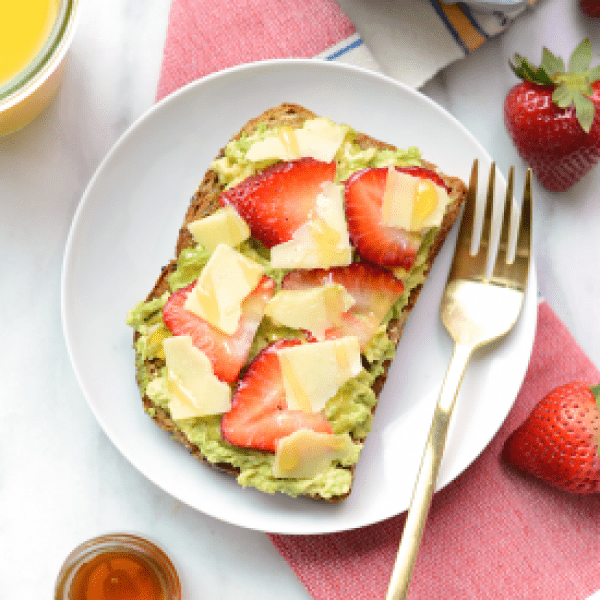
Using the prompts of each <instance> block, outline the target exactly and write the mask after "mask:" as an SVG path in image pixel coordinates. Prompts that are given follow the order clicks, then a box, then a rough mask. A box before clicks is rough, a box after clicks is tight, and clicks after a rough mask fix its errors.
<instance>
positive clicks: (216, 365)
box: [163, 277, 275, 383]
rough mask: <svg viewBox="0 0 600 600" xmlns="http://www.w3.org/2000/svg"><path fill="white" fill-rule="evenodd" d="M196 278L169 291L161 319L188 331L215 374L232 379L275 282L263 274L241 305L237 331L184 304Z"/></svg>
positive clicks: (244, 357)
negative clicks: (223, 327)
mask: <svg viewBox="0 0 600 600" xmlns="http://www.w3.org/2000/svg"><path fill="white" fill-rule="evenodd" d="M196 285H197V281H195V282H193V283H191V284H190V285H188V286H186V287H184V288H181V289H179V290H177V291H176V292H174V293H173V294H171V296H170V297H169V299H168V300H167V303H166V304H165V307H164V309H163V320H164V323H165V325H166V326H167V328H168V329H169V331H170V332H171V333H172V334H173V335H176V336H177V335H189V336H191V338H192V344H193V345H194V346H195V347H196V348H198V349H200V350H202V351H203V352H204V353H205V354H206V355H207V356H208V358H209V359H210V362H211V364H212V366H213V369H214V372H215V375H216V376H217V377H218V378H219V379H220V380H221V381H226V382H228V383H233V382H235V381H236V380H237V378H238V375H239V372H240V370H241V369H242V367H243V366H244V364H245V363H246V362H247V360H248V356H249V354H250V348H251V346H252V342H253V340H254V336H255V335H256V330H257V329H258V326H259V324H260V322H261V320H262V318H263V314H264V310H265V305H266V303H267V302H268V300H269V299H270V298H271V296H272V295H273V293H274V291H275V282H274V281H273V280H272V279H270V278H269V277H263V278H262V279H261V280H260V282H259V284H258V285H257V286H256V288H255V289H254V290H253V291H252V292H251V293H250V294H249V295H248V296H247V297H246V298H245V299H244V301H243V302H242V305H241V311H242V313H241V318H240V319H239V324H238V327H237V329H236V331H235V332H234V333H233V334H231V335H228V334H226V333H223V332H222V331H220V330H219V329H217V328H216V327H214V326H213V325H211V324H210V323H209V322H208V321H207V320H206V319H203V318H202V317H199V316H198V315H196V314H194V313H193V312H191V311H189V310H187V309H186V308H185V303H186V300H187V298H188V296H189V295H190V293H191V292H192V290H193V289H194V287H195V286H196Z"/></svg>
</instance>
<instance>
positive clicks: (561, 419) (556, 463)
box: [502, 382, 600, 494]
mask: <svg viewBox="0 0 600 600" xmlns="http://www.w3.org/2000/svg"><path fill="white" fill-rule="evenodd" d="M599 442H600V385H597V386H595V387H594V386H590V385H589V384H587V383H581V382H572V383H567V384H565V385H562V386H560V387H558V388H556V389H555V390H554V391H552V392H550V393H549V394H548V395H547V396H545V397H544V398H543V399H542V400H541V401H540V402H539V403H538V404H537V406H536V407H535V408H534V409H533V411H532V413H531V414H530V415H529V417H528V418H527V420H526V421H525V422H524V423H523V424H522V425H521V426H520V427H519V428H518V429H516V430H515V431H514V432H513V433H512V434H511V435H510V437H509V438H508V439H507V440H506V442H505V444H504V448H503V449H502V457H503V458H504V460H505V461H506V462H507V463H509V464H510V465H512V466H514V467H516V468H518V469H519V470H521V471H523V472H525V473H529V474H530V475H534V476H536V477H539V478H540V479H543V480H544V481H546V482H548V483H550V484H552V485H555V486H557V487H559V488H561V489H563V490H566V491H569V492H575V493H578V494H589V493H594V492H600V455H599V453H598V444H599Z"/></svg>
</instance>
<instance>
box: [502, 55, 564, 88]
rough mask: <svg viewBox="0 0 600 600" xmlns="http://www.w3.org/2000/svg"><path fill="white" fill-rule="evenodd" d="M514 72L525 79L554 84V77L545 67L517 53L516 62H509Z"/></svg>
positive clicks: (542, 83) (541, 83)
mask: <svg viewBox="0 0 600 600" xmlns="http://www.w3.org/2000/svg"><path fill="white" fill-rule="evenodd" d="M508 64H509V65H510V68H511V69H512V70H513V72H514V74H515V75H516V76H517V77H520V78H521V79H524V80H525V81H531V82H533V83H539V84H540V85H553V83H554V82H553V81H552V78H551V77H550V75H549V74H548V73H547V71H546V70H545V68H544V67H535V66H533V65H532V64H531V63H530V62H529V61H528V60H527V59H526V58H524V57H522V56H520V55H519V54H515V59H514V63H512V62H510V61H509V63H508Z"/></svg>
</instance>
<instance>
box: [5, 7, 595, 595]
mask: <svg viewBox="0 0 600 600" xmlns="http://www.w3.org/2000/svg"><path fill="white" fill-rule="evenodd" d="M576 5H577V3H576V2H574V1H573V2H563V1H562V0H560V1H559V0H545V1H543V2H542V4H541V6H539V8H537V9H536V10H535V11H534V12H533V13H531V14H530V15H528V16H526V17H524V18H522V19H521V20H520V21H519V22H518V23H516V24H515V25H514V26H513V27H512V28H511V29H510V30H509V31H508V32H507V33H505V34H504V35H503V36H502V37H501V38H498V39H496V40H493V41H491V42H489V43H487V44H486V45H485V46H484V47H483V48H482V49H480V50H478V51H477V52H475V53H474V54H472V55H471V56H469V57H468V58H467V59H465V60H463V61H461V62H459V63H457V64H455V65H453V66H452V67H450V68H448V69H446V71H445V72H444V73H443V74H441V75H440V76H438V77H436V78H435V79H434V80H433V81H432V82H430V83H428V84H427V85H426V86H425V87H424V89H423V91H424V92H425V93H426V94H428V95H430V96H431V97H432V98H434V99H435V100H437V101H438V102H440V103H441V104H442V105H444V106H445V107H447V108H448V109H449V110H450V112H452V113H453V114H454V115H455V116H456V117H458V118H459V119H460V120H461V121H462V122H463V123H464V124H465V125H466V126H467V127H468V128H469V129H470V130H471V131H472V132H473V133H474V134H475V136H476V137H478V138H479V140H480V141H481V142H482V143H483V144H484V146H486V148H487V149H488V150H489V151H490V153H491V154H492V155H493V156H494V157H495V158H496V160H497V162H498V164H499V166H500V168H501V169H502V170H503V171H504V172H506V170H507V168H508V166H509V165H510V164H513V163H514V164H516V165H517V166H518V167H519V168H520V170H521V171H522V170H523V169H522V168H523V163H522V162H521V161H520V159H519V158H518V157H517V155H516V154H515V151H514V149H513V147H512V145H511V143H510V141H509V139H508V137H507V135H506V133H505V130H504V127H503V124H502V100H503V98H504V95H505V94H506V92H507V91H508V89H509V87H510V86H511V85H512V84H513V83H514V81H515V80H514V77H513V76H512V74H511V73H510V71H509V69H508V67H507V59H508V57H509V56H511V55H512V54H513V53H514V52H515V51H519V52H522V53H524V54H526V55H528V56H531V58H534V59H536V60H537V59H538V58H539V57H540V55H541V46H542V45H543V44H546V45H548V46H550V47H551V48H552V49H554V50H555V51H556V52H558V53H562V54H563V55H567V54H568V53H569V52H570V50H571V49H572V48H573V47H574V45H575V43H576V42H577V41H579V40H580V39H582V38H583V37H585V35H589V36H590V37H591V39H592V42H593V44H594V46H595V48H594V49H595V51H596V53H598V52H599V51H600V39H599V36H598V33H599V32H600V25H598V24H597V23H591V22H589V21H587V20H585V19H583V18H582V17H581V16H580V15H579V13H578V10H577V6H576ZM168 9H169V0H146V1H145V2H138V1H136V0H104V1H103V2H91V1H87V2H86V1H83V2H82V6H81V14H80V23H79V30H78V32H77V35H76V37H75V41H74V44H73V47H72V50H71V53H70V58H69V61H68V63H67V70H66V75H65V80H64V83H63V86H62V88H61V90H60V92H59V95H58V97H57V98H56V100H55V101H54V102H53V103H52V105H51V106H50V108H49V109H48V111H47V112H45V113H44V114H43V115H42V116H41V117H40V118H38V119H37V120H36V121H35V122H33V123H32V124H31V125H30V126H28V127H27V128H25V129H24V130H22V131H21V132H18V133H16V134H13V135H11V136H8V137H5V138H0V214H1V218H0V256H1V257H2V258H1V260H0V282H1V283H0V314H2V315H3V318H4V325H3V336H2V339H3V343H2V344H1V345H0V364H2V366H3V372H4V376H3V379H4V384H3V386H2V394H1V398H2V407H3V415H2V419H1V420H0V536H1V537H0V555H1V556H2V560H0V598H7V599H8V598H15V599H17V598H18V599H19V600H30V599H31V600H39V599H41V598H49V597H50V596H51V595H52V588H53V585H54V581H55V577H56V575H57V573H58V570H59V568H60V565H61V562H62V561H63V559H64V558H65V556H66V555H67V553H68V552H69V551H70V550H71V549H72V548H73V547H74V546H75V545H77V544H78V543H79V542H81V541H83V540H85V539H87V538H89V537H92V536H95V535H99V534H102V533H106V532H109V531H133V532H137V533H140V534H142V535H144V536H146V537H148V538H149V539H152V540H154V541H156V542H157V543H158V544H159V545H161V546H162V547H163V548H164V549H165V550H166V551H167V553H168V554H169V555H170V556H171V558H172V559H173V561H174V563H175V565H176V566H177V568H178V571H179V573H180V576H181V580H182V584H183V588H184V591H185V592H184V593H185V597H186V598H194V599H199V598H207V599H208V598H210V599H213V600H215V599H218V598H245V599H247V600H253V599H258V598H264V597H265V590H266V589H268V597H282V598H287V599H290V600H296V599H297V600H300V599H306V598H308V594H307V592H306V591H305V590H304V588H303V587H302V585H301V584H300V583H299V582H298V580H297V579H296V577H295V575H294V574H293V572H292V571H291V570H290V569H289V568H288V566H287V564H286V563H285V562H284V560H283V559H282V558H281V557H280V556H279V554H278V553H277V551H276V550H275V549H274V548H273V546H272V545H271V543H270V542H269V540H268V539H267V537H266V536H265V535H264V534H262V533H259V532H254V531H249V530H245V529H239V528H236V527H233V526H230V525H228V524H225V523H222V522H219V521H217V520H215V519H212V518H210V517H207V516H205V515H203V514H200V513H198V512H196V511H194V510H192V509H190V508H188V507H186V506H184V505H182V504H180V503H179V502H177V501H176V500H174V499H172V498H171V497H170V496H168V495H166V494H165V493H164V492H162V491H161V490H160V489H158V488H157V487H156V486H155V485H154V484H152V483H150V482H149V481H147V480H146V479H145V478H144V477H143V476H142V475H140V474H139V473H138V472H137V471H136V470H135V469H134V468H133V467H132V466H131V465H130V464H129V463H128V462H127V461H126V460H125V459H124V458H123V457H122V456H121V455H120V453H119V452H118V450H116V449H115V447H114V446H113V445H112V444H111V442H110V441H109V440H108V439H107V437H106V436H105V434H104V433H103V431H102V430H101V429H100V427H99V426H98V425H97V423H96V421H95V420H94V417H93V416H92V414H91V412H90V410H89V409H88V407H87V404H86V402H85V400H84V398H83V394H82V392H81V391H80V389H79V387H78V384H77V382H76V380H75V377H74V374H73V371H72V369H71V366H70V363H69V359H68V356H67V352H66V348H65V344H64V341H63V336H62V329H61V319H60V271H61V261H62V255H63V250H64V245H65V242H66V237H67V234H68V230H69V227H70V223H71V219H72V217H73V214H74V211H75V209H76V207H77V204H78V202H79V199H80V197H81V194H82V192H83V190H84V188H85V186H86V184H87V182H88V180H89V179H90V177H91V176H92V174H93V173H94V170H95V169H96V168H97V166H98V164H99V162H100V161H101V159H102V158H103V156H104V155H105V153H106V152H107V151H108V150H109V149H110V147H111V146H112V145H113V144H114V142H115V141H116V140H117V139H118V138H119V136H120V135H121V134H122V133H123V132H124V131H125V130H126V129H127V127H128V126H129V125H130V124H131V123H132V122H133V121H134V120H135V119H137V118H138V117H139V116H140V115H142V114H143V113H144V111H145V110H146V109H148V108H149V107H150V106H151V105H152V104H153V102H154V96H155V89H156V84H157V79H158V72H159V66H160V58H161V52H162V47H163V43H164V38H165V32H166V25H167V17H168ZM598 189H600V167H598V168H597V169H595V170H594V172H593V173H591V174H590V175H589V176H588V177H587V178H586V179H585V180H584V181H582V182H580V183H579V184H578V185H576V186H575V187H574V188H572V190H570V191H569V192H567V193H563V194H550V193H547V192H544V191H543V190H541V189H540V188H539V187H538V186H536V190H535V191H536V194H535V195H536V199H537V204H536V215H535V218H536V227H537V230H536V256H537V262H538V270H539V286H540V291H541V293H542V294H543V296H544V297H545V298H546V299H547V300H548V301H549V302H550V304H551V305H552V306H553V307H554V309H555V310H556V311H557V313H558V314H559V315H560V316H561V318H562V319H563V320H564V321H565V323H566V324H567V326H568V327H569V329H570V330H571V331H572V333H573V335H574V336H575V338H576V339H577V340H578V341H579V343H580V344H581V345H582V347H583V348H584V350H585V351H586V352H587V353H588V354H589V356H590V357H591V358H592V360H593V361H594V363H595V364H596V365H600V302H598V298H600V272H599V268H598V265H599V264H600V244H598V241H597V240H598V231H600V193H599V192H598ZM598 587H599V588H600V581H599V582H598Z"/></svg>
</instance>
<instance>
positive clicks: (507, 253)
mask: <svg viewBox="0 0 600 600" xmlns="http://www.w3.org/2000/svg"><path fill="white" fill-rule="evenodd" d="M512 171H513V168H512V167H511V173H509V187H512V181H511V178H512V177H513V173H512ZM509 192H510V195H509ZM509 204H510V205H511V210H510V211H509ZM513 211H514V212H517V208H516V206H515V204H514V202H513V195H512V189H510V190H507V195H506V206H505V209H504V220H503V224H502V236H501V239H500V244H499V246H498V254H497V256H496V263H495V264H494V271H493V275H492V277H493V279H494V282H495V283H496V284H500V285H510V286H511V287H517V283H518V282H521V283H522V285H519V286H518V288H519V289H524V288H525V283H526V281H527V271H528V266H529V254H530V251H531V216H532V215H531V212H532V201H531V169H528V170H527V172H526V175H525V186H524V190H523V203H522V206H521V211H520V213H521V214H520V222H519V229H518V231H517V234H516V236H509V231H510V229H511V223H514V222H515V219H514V218H513V216H512V212H513ZM515 238H516V239H515ZM509 244H510V245H509Z"/></svg>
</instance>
